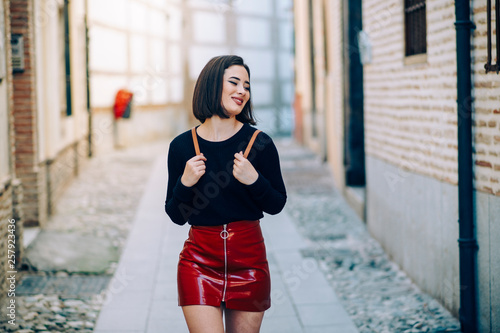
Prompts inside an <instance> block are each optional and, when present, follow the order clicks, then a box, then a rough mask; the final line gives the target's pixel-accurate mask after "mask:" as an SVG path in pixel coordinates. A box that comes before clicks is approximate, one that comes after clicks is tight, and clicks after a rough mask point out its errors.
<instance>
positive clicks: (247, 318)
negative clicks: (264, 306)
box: [225, 309, 264, 333]
mask: <svg viewBox="0 0 500 333" xmlns="http://www.w3.org/2000/svg"><path fill="white" fill-rule="evenodd" d="M225 316H226V332H227V333H258V332H259V331H260V325H261V324H262V318H263V317H264V312H250V311H238V310H230V309H226V310H225Z"/></svg>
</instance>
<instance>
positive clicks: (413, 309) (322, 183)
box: [278, 141, 460, 333]
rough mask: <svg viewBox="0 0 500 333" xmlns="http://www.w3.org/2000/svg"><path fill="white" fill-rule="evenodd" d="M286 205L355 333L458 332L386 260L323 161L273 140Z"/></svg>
mask: <svg viewBox="0 0 500 333" xmlns="http://www.w3.org/2000/svg"><path fill="white" fill-rule="evenodd" d="M278 149H279V151H280V156H281V159H282V169H283V174H284V178H285V182H286V184H287V191H288V203H287V205H286V209H287V211H288V212H289V214H290V216H291V217H292V219H293V220H294V222H295V223H296V225H297V227H298V228H299V231H300V232H301V233H302V234H303V235H304V236H305V237H306V238H307V239H308V240H309V241H310V243H309V244H310V246H309V247H308V248H307V249H306V250H305V251H304V252H303V255H304V256H307V257H313V258H316V259H317V260H318V261H319V264H320V267H321V268H322V270H323V272H324V274H325V275H326V277H327V278H328V280H329V282H330V283H331V285H332V287H333V288H334V290H335V291H336V292H337V294H338V296H339V298H340V299H341V302H342V303H343V305H344V307H345V309H346V311H347V312H348V313H349V315H350V316H351V318H352V319H353V321H354V323H355V324H356V326H357V327H358V329H359V332H360V333H369V332H374V333H385V332H387V333H393V332H397V333H400V332H435V333H437V332H460V324H459V322H458V320H457V319H456V318H454V317H453V316H452V315H451V314H450V313H449V312H448V311H447V310H446V309H445V308H444V307H443V306H441V305H440V304H439V303H438V302H437V301H436V300H434V299H433V298H432V297H430V296H429V295H427V294H425V293H423V292H422V291H421V290H419V288H418V287H417V286H416V285H415V284H413V283H412V281H411V280H410V278H409V277H408V276H407V275H406V274H405V273H404V272H403V271H401V270H400V269H399V268H398V266H397V265H396V264H394V263H393V262H391V261H390V260H389V258H388V257H387V255H386V254H385V253H384V251H383V249H382V247H381V246H380V244H379V243H378V242H377V241H375V240H374V239H373V238H372V237H371V236H370V235H369V233H368V232H367V230H366V228H365V224H364V223H363V222H362V221H361V220H360V219H359V218H358V217H357V215H356V214H355V213H354V211H353V210H352V209H350V207H349V205H348V204H347V203H346V201H345V200H344V199H343V197H342V195H340V194H339V192H338V191H337V190H336V189H335V187H334V183H333V178H332V177H331V174H330V172H329V170H328V167H327V166H326V165H325V164H324V163H321V161H319V160H318V158H317V157H316V156H315V155H314V154H312V153H310V152H308V151H307V150H305V149H303V148H300V147H297V146H296V145H293V144H292V143H291V142H290V141H281V142H280V143H279V145H278Z"/></svg>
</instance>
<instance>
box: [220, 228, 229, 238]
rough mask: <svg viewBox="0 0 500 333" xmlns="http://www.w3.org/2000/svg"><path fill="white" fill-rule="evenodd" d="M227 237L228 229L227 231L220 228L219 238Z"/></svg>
mask: <svg viewBox="0 0 500 333" xmlns="http://www.w3.org/2000/svg"><path fill="white" fill-rule="evenodd" d="M228 237H229V231H227V230H222V231H221V232H220V238H222V239H227V238H228Z"/></svg>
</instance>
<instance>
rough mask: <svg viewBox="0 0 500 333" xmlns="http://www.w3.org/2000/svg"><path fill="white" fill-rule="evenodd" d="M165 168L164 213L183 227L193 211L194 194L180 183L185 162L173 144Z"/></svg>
mask: <svg viewBox="0 0 500 333" xmlns="http://www.w3.org/2000/svg"><path fill="white" fill-rule="evenodd" d="M167 167H168V185H167V198H166V200H165V212H166V213H167V214H168V216H169V217H170V219H171V220H172V222H174V223H175V224H178V225H183V224H185V223H186V222H187V220H188V219H189V216H190V215H191V214H192V213H193V212H194V210H195V209H194V207H193V206H192V202H193V196H194V193H193V190H192V188H190V187H187V186H184V185H183V184H182V182H181V177H182V174H183V172H184V167H185V162H184V159H183V158H182V155H181V154H180V153H179V151H178V150H177V148H176V145H175V144H174V142H172V143H171V144H170V148H169V150H168V161H167Z"/></svg>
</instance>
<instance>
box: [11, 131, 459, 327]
mask: <svg viewBox="0 0 500 333" xmlns="http://www.w3.org/2000/svg"><path fill="white" fill-rule="evenodd" d="M277 144H278V149H279V151H280V155H281V160H282V169H283V173H284V176H285V181H286V184H287V189H288V194H289V199H288V204H287V206H286V209H285V211H284V212H283V213H281V214H280V215H278V216H266V217H265V218H264V219H263V223H262V226H263V230H264V233H265V238H266V243H267V246H268V256H269V261H270V264H271V269H272V275H273V281H272V282H273V292H272V298H273V303H272V307H271V309H270V310H269V311H268V313H267V314H266V318H265V320H264V324H263V328H262V332H263V333H266V332H284V333H285V332H286V333H288V332H303V333H306V332H342V333H347V332H376V333H380V332H458V331H459V329H458V327H459V326H458V321H457V320H456V319H454V318H453V317H452V316H451V315H450V314H449V313H448V312H447V311H446V310H445V309H444V308H443V307H442V306H440V305H439V303H438V302H436V301H435V300H433V299H432V298H431V297H429V296H428V295H426V294H424V293H422V292H421V291H420V290H419V289H418V288H417V287H416V286H415V285H413V284H412V283H411V281H410V280H409V279H408V278H407V277H406V275H405V274H404V273H402V272H401V271H400V270H398V268H397V266H396V265H394V264H393V263H391V262H390V261H389V259H388V258H387V256H386V255H385V254H384V252H383V250H382V249H381V247H380V245H378V243H377V242H375V241H374V240H373V239H372V238H371V237H370V236H369V235H368V233H367V232H366V230H365V227H364V225H363V223H362V222H361V221H360V220H359V219H358V218H357V217H356V215H355V214H354V212H353V211H352V210H351V209H350V208H349V207H348V205H347V204H346V203H345V201H344V200H343V199H342V197H341V196H340V195H339V194H338V193H337V192H336V190H335V189H334V187H333V181H332V178H331V176H330V173H329V171H328V168H327V167H326V165H324V164H323V163H321V161H320V160H319V158H318V157H317V156H316V155H315V154H313V153H312V152H310V151H308V150H306V149H305V148H302V147H300V146H298V145H296V144H295V143H294V142H293V141H291V140H290V139H282V140H277ZM167 146H168V143H167V142H161V143H156V144H153V145H149V146H146V147H142V149H141V148H132V149H127V150H122V151H118V152H117V153H114V154H112V155H109V156H101V157H96V158H95V159H93V160H91V161H90V163H89V165H88V166H89V168H86V169H84V170H82V173H81V175H80V176H79V177H78V178H77V179H76V180H75V182H74V183H72V185H71V186H70V187H69V188H68V189H67V191H66V192H65V200H62V205H64V206H66V209H64V207H61V209H60V213H59V214H56V215H55V216H54V217H53V218H52V220H51V222H50V223H49V226H48V229H49V230H57V229H58V228H59V230H60V231H63V230H61V228H62V227H63V226H64V228H65V230H64V231H66V232H72V233H76V234H80V235H84V234H88V233H89V230H94V232H97V230H100V232H99V234H98V236H96V237H100V238H101V239H107V240H108V241H109V242H110V243H114V244H115V245H116V246H117V248H118V249H119V251H120V252H121V256H120V261H119V263H118V264H117V266H116V264H115V263H112V262H110V263H109V270H108V272H107V273H105V274H104V275H103V274H100V275H99V274H97V275H95V274H94V275H92V276H93V277H96V276H102V277H106V276H108V277H111V276H110V275H109V274H110V273H114V275H113V278H112V279H111V280H110V281H109V283H108V285H107V288H105V289H102V288H101V290H98V289H96V290H94V294H89V293H87V294H85V295H82V294H80V295H79V294H78V293H75V294H74V295H73V296H71V295H68V293H66V295H65V294H64V293H55V292H52V294H51V293H46V294H43V288H42V289H39V290H38V291H42V294H39V295H36V294H35V295H33V294H31V295H30V294H29V291H26V296H22V297H19V304H22V305H23V306H24V308H19V309H18V311H19V313H20V314H22V316H21V318H22V319H20V321H19V324H20V325H19V326H18V327H17V328H16V329H19V331H18V332H23V333H27V332H44V331H55V332H70V331H75V332H91V331H95V332H100V333H111V332H134V333H135V332H144V333H146V332H148V333H156V332H158V333H159V332H173V333H176V332H179V333H182V332H187V329H186V326H185V323H184V320H183V317H182V313H181V311H180V308H179V307H177V305H176V297H177V295H176V286H175V264H176V261H177V254H178V252H179V251H180V248H181V247H182V242H183V241H184V239H185V237H186V233H187V226H184V227H178V226H176V225H174V224H173V223H171V222H170V221H169V220H168V217H167V216H166V215H165V214H164V212H163V201H164V191H165V180H166V172H165V154H166V147H167ZM144 148H146V149H144ZM134 164H135V167H134V166H133V165H134ZM92 167H94V168H92ZM95 167H98V172H96V169H95ZM125 167H128V168H130V170H129V172H131V173H134V175H135V176H134V177H132V175H131V174H129V176H127V173H125V175H122V176H116V169H117V168H118V169H119V170H123V169H124V168H125ZM113 175H115V176H113ZM96 176H97V177H98V178H95V177H96ZM92 177H94V178H92ZM118 181H119V182H120V186H117V185H118V184H117V182H118ZM141 181H144V183H143V184H139V183H140V182H141ZM91 184H99V186H100V187H102V188H104V189H107V190H106V191H101V192H99V193H97V194H96V193H95V192H93V189H92V188H93V186H90V185H91ZM113 184H114V185H113ZM129 185H130V186H132V188H135V189H136V190H135V191H131V189H130V186H129ZM126 189H129V190H128V191H127V190H126ZM80 198H92V200H90V201H89V200H87V201H85V200H83V201H82V200H80ZM112 198H121V200H128V204H127V205H128V206H129V207H128V208H125V207H122V208H120V207H116V202H115V200H113V199H112ZM127 198H128V199H127ZM132 202H133V203H132ZM92 203H93V204H92ZM68 206H69V207H72V206H73V209H67V207H68ZM75 206H78V208H76V207H75ZM86 209H87V211H86ZM75 211H78V212H79V214H76V216H80V220H81V219H85V216H86V215H88V216H92V217H93V218H92V219H93V221H96V222H92V221H90V220H88V221H86V223H81V222H78V221H77V222H75V221H74V222H73V223H71V224H68V223H67V224H60V223H58V221H61V220H68V219H71V218H73V219H74V220H75V219H76V220H78V218H75V214H73V213H74V212H75ZM127 211H128V212H129V213H127ZM113 216H115V219H116V220H117V221H119V223H123V225H122V226H121V227H119V225H117V223H113V222H112V221H113ZM120 216H122V217H121V218H119V217H120ZM123 216H126V218H123ZM100 220H101V222H98V221H100ZM102 220H106V221H110V223H108V226H107V231H106V232H104V231H105V229H102V226H103V224H104V225H105V224H106V223H102ZM127 220H128V221H127ZM58 225H59V227H58ZM70 226H72V227H70ZM111 230H115V231H111ZM117 230H122V232H121V233H120V232H118V231H117ZM123 230H127V232H125V234H124V233H123ZM128 230H130V234H128V237H127V233H128ZM120 239H122V240H123V241H120ZM125 240H126V241H125ZM34 244H36V241H35V242H34ZM61 250H62V249H61ZM39 251H43V248H39ZM62 252H64V251H62ZM32 274H33V273H29V272H26V273H24V279H26V278H27V277H29V276H30V275H32ZM45 274H46V275H47V274H48V275H51V276H55V277H58V276H59V277H60V278H59V282H60V283H61V281H63V280H64V278H65V279H66V280H69V281H73V283H81V281H80V282H77V281H79V280H78V278H79V277H82V276H85V275H82V274H81V272H80V273H77V272H73V273H71V272H70V273H69V274H68V272H67V270H66V271H65V270H64V269H63V268H60V270H59V271H52V272H50V273H45ZM36 275H40V272H38V273H37V274H36ZM75 287H76V286H75ZM28 289H29V288H28ZM53 290H57V288H56V286H55V287H53ZM47 291H49V290H47ZM49 292H50V291H49ZM4 325H5V324H4ZM4 329H5V330H7V331H8V330H10V327H9V326H8V325H5V326H4ZM11 331H12V330H11Z"/></svg>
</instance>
